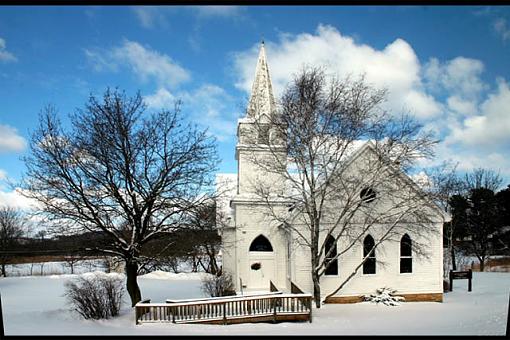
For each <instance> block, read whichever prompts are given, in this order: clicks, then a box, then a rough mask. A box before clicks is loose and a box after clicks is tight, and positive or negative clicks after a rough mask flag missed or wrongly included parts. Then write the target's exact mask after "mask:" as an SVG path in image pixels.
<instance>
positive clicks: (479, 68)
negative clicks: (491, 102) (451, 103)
mask: <svg viewBox="0 0 510 340" xmlns="http://www.w3.org/2000/svg"><path fill="white" fill-rule="evenodd" d="M483 70H484V65H483V63H482V62H481V61H480V60H477V59H470V58H464V57H456V58H454V59H452V60H449V61H447V62H445V63H440V62H439V60H437V59H436V58H431V59H430V60H429V62H428V63H427V64H426V65H425V66H424V68H423V74H424V77H425V80H426V84H427V87H428V89H429V90H431V91H432V92H435V93H441V92H442V91H445V90H446V91H447V92H448V93H449V94H451V95H455V96H458V97H460V98H463V99H467V98H478V97H479V96H480V94H481V93H482V91H484V90H486V89H487V85H486V84H485V83H484V82H483V81H482V80H481V78H480V75H481V73H482V72H483Z"/></svg>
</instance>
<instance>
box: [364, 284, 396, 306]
mask: <svg viewBox="0 0 510 340" xmlns="http://www.w3.org/2000/svg"><path fill="white" fill-rule="evenodd" d="M376 292H377V293H376V294H370V295H364V296H363V299H364V300H365V301H368V302H373V303H380V302H381V303H384V304H385V305H386V306H398V305H400V302H402V301H405V298H404V297H402V296H396V295H394V294H395V292H396V290H395V289H392V288H388V287H383V288H378V289H376Z"/></svg>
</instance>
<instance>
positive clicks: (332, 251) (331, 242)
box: [324, 235, 338, 275]
mask: <svg viewBox="0 0 510 340" xmlns="http://www.w3.org/2000/svg"><path fill="white" fill-rule="evenodd" d="M325 252H326V253H325V254H326V258H325V263H326V265H328V264H329V265H328V267H327V268H326V271H325V272H324V274H326V275H338V259H334V258H335V256H336V254H337V252H336V242H335V238H334V237H332V236H331V235H329V236H328V238H327V239H326V244H325ZM333 259H334V260H333Z"/></svg>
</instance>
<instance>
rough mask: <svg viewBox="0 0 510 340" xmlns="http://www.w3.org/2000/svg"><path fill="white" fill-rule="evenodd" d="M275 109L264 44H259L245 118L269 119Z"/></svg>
mask: <svg viewBox="0 0 510 340" xmlns="http://www.w3.org/2000/svg"><path fill="white" fill-rule="evenodd" d="M274 109H275V101H274V96H273V88H272V84H271V77H270V75H269V67H268V64H267V58H266V50H265V47H264V42H262V43H261V44H260V50H259V58H258V61H257V67H256V69H255V79H254V81H253V85H252V89H251V94H250V101H249V103H248V111H247V117H249V118H255V119H260V118H261V117H263V116H266V117H269V116H270V115H271V114H272V113H273V112H274Z"/></svg>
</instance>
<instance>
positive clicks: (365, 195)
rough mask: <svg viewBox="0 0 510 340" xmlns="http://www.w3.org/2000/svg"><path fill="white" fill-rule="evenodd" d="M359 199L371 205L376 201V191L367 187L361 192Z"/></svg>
mask: <svg viewBox="0 0 510 340" xmlns="http://www.w3.org/2000/svg"><path fill="white" fill-rule="evenodd" d="M359 197H360V198H361V200H362V201H363V202H366V203H370V202H372V201H373V200H375V197H376V193H375V190H374V189H372V188H368V187H367V188H364V189H362V190H361V191H360V193H359Z"/></svg>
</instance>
